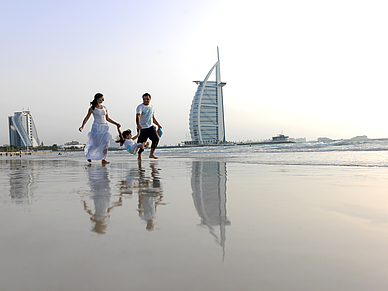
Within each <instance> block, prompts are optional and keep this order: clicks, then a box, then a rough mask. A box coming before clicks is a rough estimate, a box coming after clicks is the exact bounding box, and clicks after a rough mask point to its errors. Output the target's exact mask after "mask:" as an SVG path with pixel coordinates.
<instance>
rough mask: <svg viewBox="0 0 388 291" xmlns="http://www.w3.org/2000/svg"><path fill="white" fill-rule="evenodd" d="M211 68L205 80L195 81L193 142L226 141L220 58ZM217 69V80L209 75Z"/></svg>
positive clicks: (191, 127) (191, 116)
mask: <svg viewBox="0 0 388 291" xmlns="http://www.w3.org/2000/svg"><path fill="white" fill-rule="evenodd" d="M217 56H218V61H217V62H216V63H215V65H214V66H213V67H212V68H211V69H210V71H209V73H208V74H207V75H206V77H205V79H204V80H203V81H194V82H195V83H196V84H197V85H198V89H197V92H196V93H195V95H194V98H193V102H192V103H191V109H190V117H189V126H190V135H191V139H192V142H191V143H193V144H218V143H223V142H225V141H226V137H225V121H224V102H223V95H222V87H223V86H225V85H226V83H222V82H221V72H220V58H219V54H218V48H217ZM213 71H215V77H216V78H215V79H216V80H215V81H209V77H210V76H211V75H212V73H213Z"/></svg>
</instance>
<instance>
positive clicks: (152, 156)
mask: <svg viewBox="0 0 388 291" xmlns="http://www.w3.org/2000/svg"><path fill="white" fill-rule="evenodd" d="M157 158H158V157H155V156H154V155H150V159H155V160H156V159H157Z"/></svg>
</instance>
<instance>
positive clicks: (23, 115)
mask: <svg viewBox="0 0 388 291" xmlns="http://www.w3.org/2000/svg"><path fill="white" fill-rule="evenodd" d="M8 126H9V144H10V145H14V146H18V147H36V146H39V138H38V132H37V130H36V127H35V123H34V120H33V119H32V115H31V112H30V111H29V110H23V111H20V112H15V113H14V115H13V116H8Z"/></svg>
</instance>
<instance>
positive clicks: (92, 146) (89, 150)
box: [79, 93, 121, 164]
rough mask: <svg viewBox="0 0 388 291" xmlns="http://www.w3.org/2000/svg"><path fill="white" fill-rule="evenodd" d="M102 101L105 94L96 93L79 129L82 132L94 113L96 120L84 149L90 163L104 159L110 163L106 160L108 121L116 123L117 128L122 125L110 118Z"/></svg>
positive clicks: (103, 161)
mask: <svg viewBox="0 0 388 291" xmlns="http://www.w3.org/2000/svg"><path fill="white" fill-rule="evenodd" d="M102 102H104V95H103V94H101V93H97V94H96V95H94V99H93V101H92V102H90V105H91V106H90V108H89V109H88V113H87V114H86V116H85V118H84V120H83V121H82V125H81V127H80V128H79V131H80V132H82V130H83V128H84V126H85V124H86V122H88V120H89V118H90V115H92V114H93V117H94V122H93V125H92V130H91V131H90V132H89V133H88V138H89V141H88V142H87V143H86V146H85V149H84V151H85V155H86V159H87V161H88V162H89V163H91V162H92V160H102V163H103V164H109V162H108V161H107V160H106V155H107V153H108V145H109V138H110V136H109V126H108V124H107V121H108V122H110V123H112V124H114V125H116V126H117V128H120V126H121V125H120V124H119V123H117V122H116V121H113V120H112V119H110V118H109V116H108V110H107V109H106V107H105V106H103V105H102Z"/></svg>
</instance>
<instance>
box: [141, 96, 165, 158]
mask: <svg viewBox="0 0 388 291" xmlns="http://www.w3.org/2000/svg"><path fill="white" fill-rule="evenodd" d="M142 98H143V103H142V104H140V105H139V106H137V108H136V125H137V129H138V130H139V131H140V135H139V138H138V139H137V142H138V143H143V142H146V141H147V139H150V140H151V141H152V144H151V152H150V158H152V159H157V157H155V155H154V153H155V149H156V147H157V146H158V143H159V135H158V133H157V131H156V128H155V126H154V125H153V124H156V125H157V126H158V130H159V129H161V128H162V126H161V125H160V124H159V122H158V121H157V120H156V118H155V110H154V108H153V107H152V105H150V102H151V95H150V94H148V93H144V94H143V96H142ZM143 151H144V150H143V149H140V150H139V152H138V159H139V160H141V154H142V152H143Z"/></svg>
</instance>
